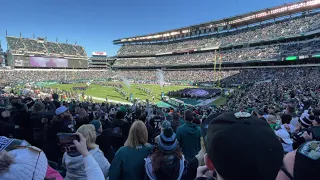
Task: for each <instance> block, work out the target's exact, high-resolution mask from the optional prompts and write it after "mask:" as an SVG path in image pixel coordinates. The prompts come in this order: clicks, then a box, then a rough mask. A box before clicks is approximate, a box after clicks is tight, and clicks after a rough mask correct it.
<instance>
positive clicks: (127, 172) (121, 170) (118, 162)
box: [109, 144, 153, 180]
mask: <svg viewBox="0 0 320 180" xmlns="http://www.w3.org/2000/svg"><path fill="white" fill-rule="evenodd" d="M152 149H153V146H151V145H150V144H148V145H145V146H139V147H136V148H131V147H127V146H122V147H121V148H120V149H119V150H118V151H117V153H116V155H115V157H114V159H113V161H112V163H111V166H110V169H109V179H110V180H121V179H124V180H126V179H130V180H140V179H143V177H144V174H145V169H144V164H145V161H144V158H146V157H148V156H149V155H150V154H151V152H152Z"/></svg>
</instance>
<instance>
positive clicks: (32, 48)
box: [6, 36, 87, 57]
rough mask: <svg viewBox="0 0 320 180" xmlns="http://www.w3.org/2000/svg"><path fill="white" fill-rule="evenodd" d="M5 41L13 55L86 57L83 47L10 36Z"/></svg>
mask: <svg viewBox="0 0 320 180" xmlns="http://www.w3.org/2000/svg"><path fill="white" fill-rule="evenodd" d="M6 39H7V43H8V46H9V48H10V50H11V51H12V52H14V53H19V52H22V51H24V52H25V51H26V52H30V53H44V54H45V53H47V54H59V55H60V54H61V53H63V54H65V55H71V56H81V57H87V54H86V52H85V50H84V47H83V46H79V45H73V44H65V43H55V42H47V41H46V40H45V41H41V40H36V39H29V38H20V37H11V36H7V37H6Z"/></svg>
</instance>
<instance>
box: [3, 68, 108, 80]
mask: <svg viewBox="0 0 320 180" xmlns="http://www.w3.org/2000/svg"><path fill="white" fill-rule="evenodd" d="M112 74H113V73H112V71H109V70H28V69H26V70H7V69H3V70H1V71H0V77H1V79H2V82H3V83H21V82H22V83H26V82H43V81H58V82H62V81H69V80H72V81H74V80H96V79H108V78H110V77H111V76H112Z"/></svg>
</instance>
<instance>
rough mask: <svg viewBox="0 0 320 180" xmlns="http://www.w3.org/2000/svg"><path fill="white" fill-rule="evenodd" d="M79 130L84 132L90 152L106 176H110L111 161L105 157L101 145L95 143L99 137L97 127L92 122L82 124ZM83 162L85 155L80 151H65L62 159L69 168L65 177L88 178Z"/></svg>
mask: <svg viewBox="0 0 320 180" xmlns="http://www.w3.org/2000/svg"><path fill="white" fill-rule="evenodd" d="M77 132H78V133H80V134H82V135H83V137H84V138H85V139H86V143H87V148H88V151H89V153H90V154H91V155H92V157H93V158H94V159H95V161H96V162H97V163H98V164H99V166H100V168H101V170H102V172H103V174H104V177H105V178H106V177H107V176H108V172H109V167H110V163H109V162H108V160H107V159H106V158H105V157H104V154H103V152H102V151H101V150H100V149H99V146H98V145H97V144H95V142H96V138H97V135H96V130H95V127H94V126H93V125H91V124H87V125H82V126H81V127H80V128H79V129H78V130H77ZM83 163H84V162H83V156H81V154H80V153H79V152H76V153H73V152H65V153H64V155H63V159H62V165H63V166H64V167H65V168H66V169H67V173H66V177H65V179H87V175H86V172H85V171H84V170H83V169H82V168H81V167H83V165H84V164H83Z"/></svg>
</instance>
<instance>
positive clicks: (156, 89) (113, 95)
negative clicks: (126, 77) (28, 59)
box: [49, 84, 187, 103]
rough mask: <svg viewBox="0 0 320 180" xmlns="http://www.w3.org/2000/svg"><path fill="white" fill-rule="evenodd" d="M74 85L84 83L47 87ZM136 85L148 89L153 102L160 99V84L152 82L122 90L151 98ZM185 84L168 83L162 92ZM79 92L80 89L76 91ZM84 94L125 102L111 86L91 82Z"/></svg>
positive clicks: (65, 87) (66, 88) (136, 95)
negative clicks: (151, 93) (153, 97)
mask: <svg viewBox="0 0 320 180" xmlns="http://www.w3.org/2000/svg"><path fill="white" fill-rule="evenodd" d="M76 86H86V84H55V85H49V87H52V88H58V89H61V90H70V89H71V88H72V87H76ZM138 86H142V87H145V88H148V89H150V90H151V91H152V92H153V93H154V96H155V103H156V102H159V101H160V96H161V88H160V85H153V84H139V85H138V84H131V86H130V88H128V87H126V86H124V87H123V90H124V91H125V92H128V93H132V94H133V98H139V99H140V100H146V99H149V100H152V95H148V94H147V93H145V92H143V91H140V90H139V89H137V87H138ZM186 87H187V86H176V85H170V86H165V87H163V92H164V93H165V94H166V93H167V92H169V91H175V90H179V89H184V88H186ZM78 92H80V91H78ZM84 93H85V95H88V96H92V97H97V98H103V99H105V98H106V97H107V98H108V100H115V101H120V102H127V101H126V100H125V99H123V98H122V96H121V95H120V94H119V93H118V92H116V91H115V90H114V89H113V87H102V86H100V85H96V84H91V85H90V87H89V88H88V89H87V90H86V91H84Z"/></svg>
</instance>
